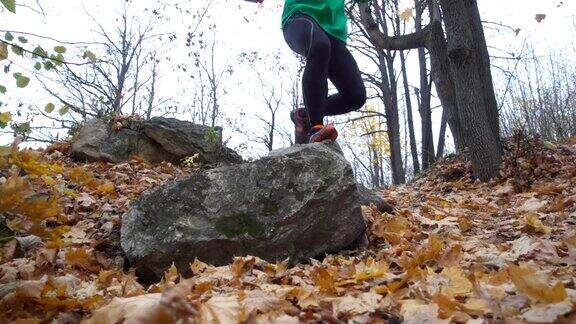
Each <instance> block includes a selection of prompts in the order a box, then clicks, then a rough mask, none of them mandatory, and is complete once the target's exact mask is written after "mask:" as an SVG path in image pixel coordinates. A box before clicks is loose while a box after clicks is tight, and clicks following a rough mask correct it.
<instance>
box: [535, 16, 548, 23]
mask: <svg viewBox="0 0 576 324" xmlns="http://www.w3.org/2000/svg"><path fill="white" fill-rule="evenodd" d="M534 19H536V21H537V22H538V23H541V22H542V20H544V19H546V15H545V14H536V16H535V17H534Z"/></svg>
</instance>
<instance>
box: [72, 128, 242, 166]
mask: <svg viewBox="0 0 576 324" xmlns="http://www.w3.org/2000/svg"><path fill="white" fill-rule="evenodd" d="M196 154H198V158H197V161H199V162H204V163H208V164H216V163H219V162H224V163H239V162H241V161H242V158H241V157H240V156H239V155H238V154H237V153H236V152H234V151H233V150H231V149H229V148H227V147H225V146H224V145H222V129H221V128H220V127H215V128H212V127H208V126H203V125H196V124H192V123H190V122H187V121H182V120H178V119H174V118H162V117H155V118H152V119H150V120H146V121H138V120H133V121H130V120H124V121H122V122H116V123H113V122H112V123H109V122H105V121H101V120H96V119H93V120H89V121H87V122H86V124H84V125H83V126H82V128H80V130H79V135H78V137H77V139H76V140H75V141H74V142H73V143H72V155H73V156H74V157H75V158H77V159H80V160H88V161H106V162H114V163H118V162H122V161H126V160H128V159H130V157H132V156H134V155H138V156H140V157H142V158H143V159H144V160H146V161H149V162H152V163H157V162H162V161H168V162H172V163H179V162H180V161H181V160H182V159H184V158H186V157H189V156H194V155H196Z"/></svg>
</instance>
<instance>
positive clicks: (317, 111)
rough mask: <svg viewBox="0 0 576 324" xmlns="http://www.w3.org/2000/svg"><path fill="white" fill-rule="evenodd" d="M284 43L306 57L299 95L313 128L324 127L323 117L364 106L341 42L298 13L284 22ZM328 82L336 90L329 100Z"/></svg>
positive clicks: (358, 82)
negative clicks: (302, 96) (301, 97)
mask: <svg viewBox="0 0 576 324" xmlns="http://www.w3.org/2000/svg"><path fill="white" fill-rule="evenodd" d="M284 39H285V40H286V43H288V46H290V48H291V49H292V50H293V51H294V52H296V53H298V54H300V55H302V56H305V57H306V69H305V70H304V75H303V77H302V92H303V95H304V105H305V106H306V110H307V111H308V115H309V117H310V122H311V123H312V125H318V124H323V120H324V116H335V115H341V114H345V113H348V112H351V111H354V110H358V109H360V108H361V107H362V106H364V103H365V102H366V88H365V87H364V83H363V81H362V77H361V75H360V70H359V69H358V65H357V64H356V61H355V60H354V57H352V54H350V52H349V51H348V49H347V48H346V44H345V43H344V42H342V41H340V40H339V39H337V38H334V37H333V36H331V35H329V34H327V33H326V32H325V31H324V30H322V28H320V26H319V25H318V24H317V23H316V22H315V21H314V20H313V19H312V18H310V17H309V16H307V15H304V14H301V13H298V14H295V15H294V16H292V17H291V18H290V19H289V21H288V22H287V24H286V26H285V28H284ZM328 79H330V81H332V83H333V84H334V86H336V89H338V93H337V94H333V95H331V96H328Z"/></svg>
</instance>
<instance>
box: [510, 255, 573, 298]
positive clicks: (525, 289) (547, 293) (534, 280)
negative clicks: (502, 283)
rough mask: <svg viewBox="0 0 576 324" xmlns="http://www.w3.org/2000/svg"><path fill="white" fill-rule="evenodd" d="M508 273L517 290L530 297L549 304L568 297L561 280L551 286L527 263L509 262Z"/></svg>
mask: <svg viewBox="0 0 576 324" xmlns="http://www.w3.org/2000/svg"><path fill="white" fill-rule="evenodd" d="M508 273H509V275H510V279H511V280H512V282H513V283H514V285H515V286H516V288H518V291H520V292H522V293H524V294H526V295H527V296H528V297H529V298H530V299H534V300H536V301H539V302H542V303H546V304H551V303H559V302H562V301H563V300H565V299H566V298H567V297H568V295H567V294H566V289H565V288H564V284H563V283H562V282H558V283H556V285H554V286H553V287H551V286H549V285H548V284H547V283H546V280H545V279H544V278H543V277H542V276H541V275H538V274H537V273H536V270H534V269H533V268H530V267H529V266H527V265H521V266H517V265H515V264H513V263H509V264H508Z"/></svg>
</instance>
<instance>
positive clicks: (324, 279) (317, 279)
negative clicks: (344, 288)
mask: <svg viewBox="0 0 576 324" xmlns="http://www.w3.org/2000/svg"><path fill="white" fill-rule="evenodd" d="M312 281H313V282H314V284H315V285H316V286H318V287H320V291H322V292H327V293H333V294H334V293H336V285H335V283H334V277H332V275H331V274H330V272H328V270H326V269H324V268H318V269H317V270H316V271H314V272H313V273H312Z"/></svg>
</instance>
